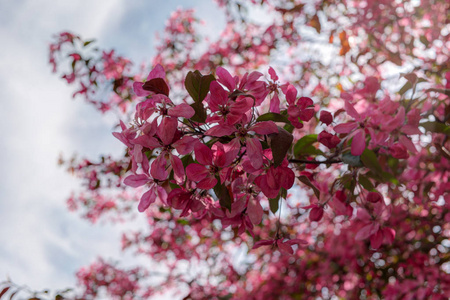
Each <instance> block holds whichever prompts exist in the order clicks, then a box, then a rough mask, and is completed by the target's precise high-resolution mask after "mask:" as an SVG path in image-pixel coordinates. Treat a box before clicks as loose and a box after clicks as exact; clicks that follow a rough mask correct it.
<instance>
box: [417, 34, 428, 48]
mask: <svg viewBox="0 0 450 300" xmlns="http://www.w3.org/2000/svg"><path fill="white" fill-rule="evenodd" d="M419 40H420V41H421V42H422V44H424V45H425V46H426V47H428V44H429V43H430V42H428V39H427V38H426V37H425V36H424V35H421V36H420V38H419Z"/></svg>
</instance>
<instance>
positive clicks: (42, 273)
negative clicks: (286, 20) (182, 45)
mask: <svg viewBox="0 0 450 300" xmlns="http://www.w3.org/2000/svg"><path fill="white" fill-rule="evenodd" d="M178 7H184V8H188V7H189V8H190V7H193V8H195V9H196V13H197V16H199V17H200V18H201V19H203V20H205V24H204V25H203V27H202V28H201V30H202V31H203V32H204V33H205V34H207V35H208V36H210V37H211V38H214V34H215V32H218V30H219V29H220V28H223V27H224V25H225V17H224V15H223V14H222V12H221V11H220V10H218V8H217V6H216V5H215V3H214V2H213V1H207V0H199V1H193V0H191V1H182V0H179V1H173V0H170V1H156V0H155V1H125V0H97V1H88V0H78V1H69V0H59V1H51V0H20V1H19V0H18V1H11V0H10V1H8V0H0V41H1V46H0V132H1V134H0V153H1V155H0V282H1V281H4V280H6V279H8V278H11V279H12V280H13V281H14V282H15V283H17V284H26V285H28V286H29V287H30V288H32V289H35V290H41V289H44V288H50V289H63V288H66V287H71V286H74V285H75V276H74V274H75V272H76V271H77V270H78V269H79V268H80V267H81V266H84V265H88V264H90V263H91V262H92V261H94V260H95V259H96V257H98V256H99V255H102V256H103V257H105V258H108V259H110V260H115V259H117V260H118V259H119V257H122V253H121V252H120V232H121V230H122V228H121V226H123V225H121V224H118V225H111V224H109V223H100V224H96V225H95V226H93V225H92V224H90V223H89V222H87V221H85V220H82V219H81V218H80V217H79V216H78V215H77V214H76V213H71V212H69V211H68V209H67V207H66V204H65V201H66V199H67V198H68V197H69V196H70V194H71V192H72V191H76V190H77V189H78V188H79V184H80V182H79V181H78V180H77V179H76V178H74V177H72V176H71V175H70V174H68V173H67V172H66V171H65V170H64V168H62V167H59V166H58V164H57V162H58V158H59V156H60V155H61V154H63V155H64V157H66V158H69V157H71V156H72V155H73V154H75V153H77V154H78V155H79V156H80V157H81V156H86V157H89V158H92V159H97V158H99V156H100V154H113V155H114V154H115V155H118V154H120V153H122V151H123V147H122V145H121V143H120V142H118V141H117V140H116V139H115V138H114V137H113V136H112V135H111V132H112V131H113V128H114V126H115V125H116V124H117V122H118V120H117V117H116V116H114V115H101V114H100V113H98V112H97V111H95V110H94V108H92V107H90V106H88V105H86V103H84V102H83V100H82V99H81V98H80V99H75V100H73V99H72V97H71V95H72V94H73V88H72V87H70V86H68V85H67V84H66V83H65V81H64V80H62V79H61V78H59V77H58V75H57V74H53V73H52V68H51V66H50V65H49V64H48V46H49V44H50V42H51V41H52V36H54V35H55V34H57V33H59V32H61V31H70V32H73V33H75V34H79V35H80V36H82V37H83V38H86V39H90V38H95V39H96V40H97V41H98V45H99V46H100V47H102V48H105V49H112V48H114V49H116V51H117V53H118V54H119V55H123V56H125V57H129V58H131V59H132V60H133V61H134V62H135V63H136V64H137V65H138V64H140V63H146V64H147V65H148V64H149V63H150V62H151V58H152V55H153V53H154V50H153V49H154V45H155V43H156V38H155V36H156V33H157V32H162V30H163V28H164V25H165V20H166V19H167V18H168V17H169V16H170V13H171V12H172V11H174V10H175V9H176V8H178ZM143 221H144V216H143V215H142V216H141V219H139V218H138V219H137V220H136V222H135V224H128V225H127V226H139V224H140V223H141V224H142V222H143ZM127 262H128V263H129V264H130V265H133V264H136V262H135V261H133V258H132V257H126V259H125V263H127Z"/></svg>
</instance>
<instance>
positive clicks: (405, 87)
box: [398, 81, 413, 96]
mask: <svg viewBox="0 0 450 300" xmlns="http://www.w3.org/2000/svg"><path fill="white" fill-rule="evenodd" d="M412 87H413V85H412V83H411V81H407V82H406V83H405V84H404V85H403V86H402V88H401V89H400V90H399V91H398V93H399V94H400V95H402V96H403V94H405V93H406V92H407V91H408V90H410V89H412Z"/></svg>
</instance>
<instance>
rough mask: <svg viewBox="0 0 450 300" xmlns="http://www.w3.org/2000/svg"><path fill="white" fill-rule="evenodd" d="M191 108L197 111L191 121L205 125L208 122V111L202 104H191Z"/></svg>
mask: <svg viewBox="0 0 450 300" xmlns="http://www.w3.org/2000/svg"><path fill="white" fill-rule="evenodd" d="M191 107H192V108H193V109H194V111H195V115H193V116H192V117H191V120H192V121H194V122H198V123H205V121H206V109H205V107H204V106H203V103H202V102H195V103H193V104H191Z"/></svg>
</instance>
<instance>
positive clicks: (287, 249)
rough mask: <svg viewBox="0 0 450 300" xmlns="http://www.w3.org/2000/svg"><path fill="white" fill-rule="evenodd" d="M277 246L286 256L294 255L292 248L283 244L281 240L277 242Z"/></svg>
mask: <svg viewBox="0 0 450 300" xmlns="http://www.w3.org/2000/svg"><path fill="white" fill-rule="evenodd" d="M277 246H278V249H279V250H280V252H282V253H286V254H291V255H292V254H294V250H293V249H292V247H291V246H290V245H288V244H286V243H283V242H282V241H281V240H278V241H277Z"/></svg>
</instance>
